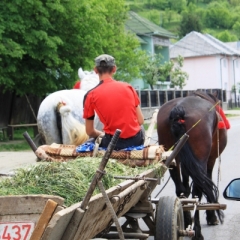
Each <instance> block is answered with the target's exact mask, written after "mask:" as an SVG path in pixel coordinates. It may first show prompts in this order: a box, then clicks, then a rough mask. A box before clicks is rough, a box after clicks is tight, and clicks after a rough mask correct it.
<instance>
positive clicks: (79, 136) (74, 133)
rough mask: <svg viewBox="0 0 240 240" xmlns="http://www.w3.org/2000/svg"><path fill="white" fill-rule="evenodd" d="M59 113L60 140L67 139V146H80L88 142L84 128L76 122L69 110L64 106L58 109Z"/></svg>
mask: <svg viewBox="0 0 240 240" xmlns="http://www.w3.org/2000/svg"><path fill="white" fill-rule="evenodd" d="M59 113H60V116H61V130H62V131H61V132H62V138H63V139H64V138H68V139H69V141H70V142H69V144H72V145H80V144H82V143H84V142H85V141H87V140H88V138H89V137H88V135H87V133H86V129H85V126H84V125H83V124H81V123H80V122H79V121H77V120H76V119H75V118H74V117H73V115H72V113H71V108H70V107H69V106H66V105H61V106H60V107H59Z"/></svg>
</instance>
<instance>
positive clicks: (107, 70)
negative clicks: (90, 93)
mask: <svg viewBox="0 0 240 240" xmlns="http://www.w3.org/2000/svg"><path fill="white" fill-rule="evenodd" d="M113 68H114V66H108V64H107V63H106V62H105V61H101V62H100V66H97V67H96V69H97V71H98V73H99V74H103V73H111V72H112V71H113Z"/></svg>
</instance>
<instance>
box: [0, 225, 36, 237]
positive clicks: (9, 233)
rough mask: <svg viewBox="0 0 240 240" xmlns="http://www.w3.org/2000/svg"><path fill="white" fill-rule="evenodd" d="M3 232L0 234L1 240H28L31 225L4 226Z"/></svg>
mask: <svg viewBox="0 0 240 240" xmlns="http://www.w3.org/2000/svg"><path fill="white" fill-rule="evenodd" d="M4 225H5V226H4V227H3V229H2V230H3V231H2V233H1V234H0V239H1V240H28V239H29V238H30V234H29V233H30V230H31V228H32V229H33V224H23V223H20V224H4Z"/></svg>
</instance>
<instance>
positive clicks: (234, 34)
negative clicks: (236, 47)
mask: <svg viewBox="0 0 240 240" xmlns="http://www.w3.org/2000/svg"><path fill="white" fill-rule="evenodd" d="M127 5H128V7H129V9H130V10H132V11H135V12H137V13H138V14H139V15H140V16H142V17H145V18H147V19H149V20H150V21H152V22H154V23H155V24H157V25H159V26H161V27H163V28H165V29H167V30H169V31H171V32H172V33H174V34H176V35H177V36H178V37H179V38H181V37H183V36H185V35H186V34H187V33H189V32H191V31H198V32H201V33H209V34H211V35H213V36H214V37H216V38H218V39H219V40H221V41H223V42H231V41H238V40H239V39H240V0H215V1H212V0H132V1H130V0H128V1H127Z"/></svg>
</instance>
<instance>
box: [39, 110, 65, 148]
mask: <svg viewBox="0 0 240 240" xmlns="http://www.w3.org/2000/svg"><path fill="white" fill-rule="evenodd" d="M37 124H38V129H39V132H40V133H41V135H42V136H43V138H44V140H45V142H46V144H48V145H49V144H52V143H61V142H60V136H59V132H58V129H57V123H56V115H55V113H54V110H53V109H51V110H48V111H46V112H42V111H40V113H39V114H38V118H37Z"/></svg>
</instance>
